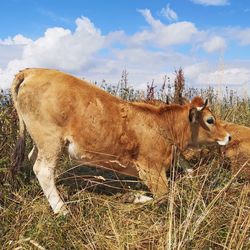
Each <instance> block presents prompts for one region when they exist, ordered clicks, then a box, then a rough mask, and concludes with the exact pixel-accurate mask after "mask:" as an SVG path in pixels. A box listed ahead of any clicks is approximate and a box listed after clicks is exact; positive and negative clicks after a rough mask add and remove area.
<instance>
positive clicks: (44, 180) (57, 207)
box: [33, 150, 67, 214]
mask: <svg viewBox="0 0 250 250" xmlns="http://www.w3.org/2000/svg"><path fill="white" fill-rule="evenodd" d="M56 160H57V153H55V154H51V152H50V154H46V153H44V152H41V151H39V150H38V156H37V159H36V162H35V164H34V167H33V169H34V172H35V174H36V177H37V179H38V181H39V183H40V185H41V187H42V189H43V192H44V194H45V196H46V197H47V199H48V201H49V203H50V206H51V207H52V209H53V211H54V213H62V214H66V213H67V209H66V206H65V204H64V202H63V201H62V199H61V197H60V195H59V193H58V190H57V188H56V185H55V176H54V170H55V166H56Z"/></svg>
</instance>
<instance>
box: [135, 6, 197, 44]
mask: <svg viewBox="0 0 250 250" xmlns="http://www.w3.org/2000/svg"><path fill="white" fill-rule="evenodd" d="M139 12H140V13H141V14H142V15H143V16H144V18H145V20H146V21H147V23H148V24H149V25H150V28H151V29H147V30H143V31H140V32H137V33H135V34H134V35H133V36H132V37H131V39H130V42H131V43H132V44H134V45H145V44H148V45H151V46H152V45H154V46H157V47H160V48H164V47H167V46H172V45H177V44H184V43H188V42H190V41H191V38H192V37H193V35H195V34H196V33H197V29H196V27H195V25H194V24H193V23H190V22H177V23H173V24H170V25H165V24H163V23H162V22H161V21H160V20H157V19H154V17H153V16H152V14H151V12H150V10H148V9H143V10H139Z"/></svg>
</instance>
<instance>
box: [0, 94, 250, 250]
mask: <svg viewBox="0 0 250 250" xmlns="http://www.w3.org/2000/svg"><path fill="white" fill-rule="evenodd" d="M206 93H207V92H206ZM130 94H131V93H130ZM130 96H131V95H130ZM0 100H1V105H0V117H1V126H0V127H1V128H0V140H1V141H0V155H1V158H0V246H1V249H112V250H113V249H180V250H182V249H250V199H249V195H250V188H249V185H248V183H247V182H240V181H239V179H238V178H237V175H236V176H231V174H230V171H229V170H228V169H227V166H226V163H224V162H221V160H220V159H219V157H218V156H216V155H210V156H209V159H208V160H206V159H198V160H197V161H195V162H192V163H191V164H192V165H193V167H194V169H195V171H194V174H193V175H188V174H180V173H179V170H178V168H177V166H173V169H172V171H171V174H170V175H171V176H170V179H169V186H170V190H169V194H168V197H167V199H166V200H165V201H160V200H158V201H154V202H150V203H146V204H141V205H134V204H127V203H124V202H122V195H123V194H124V190H126V189H131V190H133V189H140V190H142V189H143V188H144V187H142V186H141V185H140V184H139V183H138V181H135V180H133V179H130V180H127V179H126V178H125V179H126V180H121V181H119V180H117V179H116V178H115V176H114V175H113V177H112V178H111V175H110V174H107V173H106V177H107V180H106V181H103V180H100V179H97V178H94V177H93V175H100V174H102V172H95V171H94V170H92V171H89V170H88V171H87V172H86V170H85V169H86V168H84V167H82V166H79V167H77V168H76V169H75V170H77V171H74V172H72V171H70V172H67V174H63V175H58V178H57V184H58V185H57V186H58V187H59V190H60V193H61V194H62V196H63V197H64V199H65V200H66V202H67V204H68V206H69V208H70V214H69V216H67V217H62V216H61V217H60V216H59V217H57V216H54V215H53V213H52V211H51V209H50V207H49V205H48V202H47V200H46V198H45V197H44V195H43V193H42V191H41V188H40V187H39V185H38V182H37V180H36V178H35V177H34V175H33V173H32V166H31V163H29V162H28V160H27V159H25V163H24V168H23V169H22V173H21V174H20V175H19V176H18V182H19V183H18V185H17V184H16V183H13V182H12V181H10V180H6V179H5V176H6V173H7V170H8V167H9V165H10V163H11V153H12V151H13V148H14V144H15V138H16V116H15V112H14V110H13V107H12V105H11V102H10V101H9V97H8V96H7V97H6V95H3V94H2V95H1V97H0ZM235 100H237V99H235ZM228 105H229V106H230V103H227V101H226V100H224V102H223V103H219V102H217V103H216V102H215V101H214V107H215V108H214V110H215V112H216V113H219V114H221V115H225V116H226V119H227V120H230V121H234V122H238V123H241V124H245V125H248V126H249V125H250V110H249V107H250V105H249V101H248V102H246V101H239V100H238V103H236V105H235V104H234V105H235V107H234V108H229V106H228ZM27 145H28V147H27V152H28V150H29V149H30V147H31V143H30V140H29V139H27ZM26 155H27V154H26ZM69 165H70V162H69V160H68V159H67V158H66V157H65V158H62V159H61V161H60V167H61V168H60V172H62V171H63V169H65V166H69ZM177 165H178V164H177ZM83 172H85V174H84V175H83V174H82V173H83Z"/></svg>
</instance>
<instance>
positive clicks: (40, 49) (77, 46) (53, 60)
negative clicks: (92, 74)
mask: <svg viewBox="0 0 250 250" xmlns="http://www.w3.org/2000/svg"><path fill="white" fill-rule="evenodd" d="M21 38H22V37H15V39H10V40H9V41H14V42H15V43H18V42H21V41H29V42H28V43H27V44H26V46H24V47H23V52H22V57H21V58H20V59H15V60H11V61H9V63H8V64H7V67H6V69H3V71H2V73H1V75H0V77H1V83H0V87H2V88H5V87H7V86H9V85H10V82H11V79H12V78H13V75H14V74H15V73H16V72H17V71H18V70H20V69H22V68H25V67H47V68H57V69H61V70H65V71H69V72H72V73H76V72H78V71H80V70H83V71H84V69H85V70H86V69H87V68H88V67H89V65H91V63H92V60H94V55H95V53H96V52H97V51H98V50H100V49H101V48H102V47H103V44H104V40H105V39H104V37H103V36H102V35H101V32H100V30H98V29H96V28H95V27H94V25H93V23H91V22H90V20H89V19H88V18H86V17H82V18H78V19H77V20H76V30H75V31H74V32H71V31H70V30H68V29H64V28H58V27H55V28H49V29H47V30H46V32H45V34H44V36H43V37H41V38H39V39H37V40H35V41H30V40H25V39H21ZM14 42H13V43H14Z"/></svg>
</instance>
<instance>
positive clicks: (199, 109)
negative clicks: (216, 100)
mask: <svg viewBox="0 0 250 250" xmlns="http://www.w3.org/2000/svg"><path fill="white" fill-rule="evenodd" d="M207 104H208V99H206V101H205V103H204V104H203V105H202V106H200V107H197V110H198V111H202V110H204V109H205V108H206V107H207Z"/></svg>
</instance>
